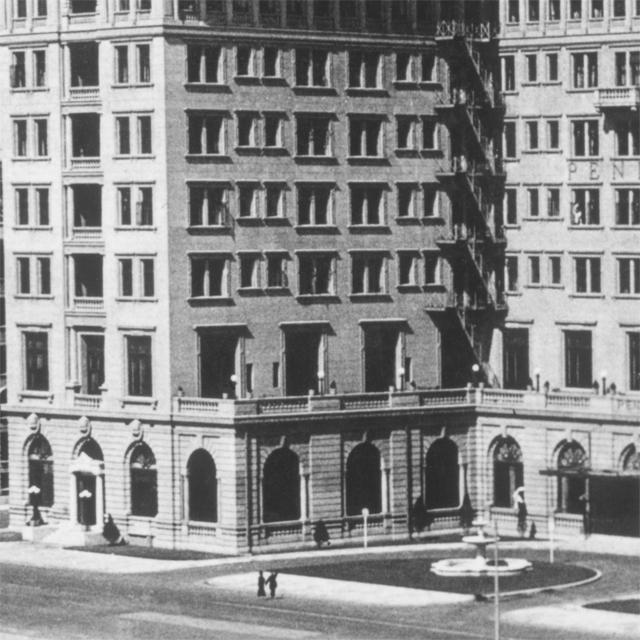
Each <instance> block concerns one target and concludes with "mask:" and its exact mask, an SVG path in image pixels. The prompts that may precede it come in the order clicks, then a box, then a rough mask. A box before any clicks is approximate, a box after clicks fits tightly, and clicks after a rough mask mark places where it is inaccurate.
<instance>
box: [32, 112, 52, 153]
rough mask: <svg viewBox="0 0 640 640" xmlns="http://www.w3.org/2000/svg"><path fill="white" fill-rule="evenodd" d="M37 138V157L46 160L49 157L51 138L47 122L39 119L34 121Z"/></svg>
mask: <svg viewBox="0 0 640 640" xmlns="http://www.w3.org/2000/svg"><path fill="white" fill-rule="evenodd" d="M34 126H35V137H36V149H35V152H36V156H38V157H41V158H44V157H46V156H48V155H49V143H48V140H49V137H48V133H47V131H48V126H47V120H44V119H38V120H34Z"/></svg>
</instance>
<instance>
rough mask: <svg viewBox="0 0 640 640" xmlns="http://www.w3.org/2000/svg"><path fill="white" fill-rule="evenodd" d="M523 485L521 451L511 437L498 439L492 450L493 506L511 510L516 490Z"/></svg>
mask: <svg viewBox="0 0 640 640" xmlns="http://www.w3.org/2000/svg"><path fill="white" fill-rule="evenodd" d="M523 484H524V471H523V466H522V451H521V450H520V446H519V445H518V443H517V442H516V441H515V440H514V439H513V438H512V437H511V436H507V437H505V438H500V439H499V440H498V442H497V443H496V445H495V448H494V450H493V504H494V506H496V507H503V508H506V509H508V508H511V507H513V504H512V497H513V494H514V492H515V490H516V489H518V488H519V487H522V486H523Z"/></svg>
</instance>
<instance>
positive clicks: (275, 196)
mask: <svg viewBox="0 0 640 640" xmlns="http://www.w3.org/2000/svg"><path fill="white" fill-rule="evenodd" d="M285 190H286V184H284V183H267V184H265V212H264V213H265V217H266V218H272V219H273V218H284V217H285Z"/></svg>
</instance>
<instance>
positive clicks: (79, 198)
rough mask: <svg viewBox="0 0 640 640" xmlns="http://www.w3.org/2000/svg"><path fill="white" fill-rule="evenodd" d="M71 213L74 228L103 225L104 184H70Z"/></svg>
mask: <svg viewBox="0 0 640 640" xmlns="http://www.w3.org/2000/svg"><path fill="white" fill-rule="evenodd" d="M69 189H70V190H71V198H72V200H71V202H70V203H69V209H70V213H71V214H72V218H73V223H72V224H73V229H74V230H76V229H80V228H86V227H93V228H95V229H100V227H101V226H102V186H101V185H99V184H74V185H70V186H69Z"/></svg>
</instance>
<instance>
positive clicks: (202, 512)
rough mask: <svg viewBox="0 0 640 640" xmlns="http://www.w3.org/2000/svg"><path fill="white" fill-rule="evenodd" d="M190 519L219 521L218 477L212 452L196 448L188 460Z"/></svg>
mask: <svg viewBox="0 0 640 640" xmlns="http://www.w3.org/2000/svg"><path fill="white" fill-rule="evenodd" d="M187 478H188V483H189V520H196V521H198V522H217V521H218V479H217V477H216V465H215V462H214V461H213V458H212V457H211V454H210V453H209V452H208V451H205V450H204V449H196V451H194V452H193V453H192V454H191V457H190V458H189V462H187Z"/></svg>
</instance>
